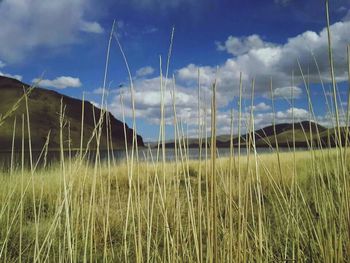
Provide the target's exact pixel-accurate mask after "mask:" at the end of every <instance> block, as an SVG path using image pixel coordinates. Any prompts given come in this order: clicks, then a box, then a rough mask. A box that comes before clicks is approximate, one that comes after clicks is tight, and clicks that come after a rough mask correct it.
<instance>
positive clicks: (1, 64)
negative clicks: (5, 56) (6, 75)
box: [0, 60, 6, 68]
mask: <svg viewBox="0 0 350 263" xmlns="http://www.w3.org/2000/svg"><path fill="white" fill-rule="evenodd" d="M5 66H6V64H5V63H4V62H2V61H1V60H0V68H3V67H5Z"/></svg>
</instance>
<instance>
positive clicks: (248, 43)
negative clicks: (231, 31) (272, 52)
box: [216, 34, 273, 56]
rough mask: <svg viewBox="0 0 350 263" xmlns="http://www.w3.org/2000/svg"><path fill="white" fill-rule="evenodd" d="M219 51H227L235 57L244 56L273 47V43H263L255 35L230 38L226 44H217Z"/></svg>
mask: <svg viewBox="0 0 350 263" xmlns="http://www.w3.org/2000/svg"><path fill="white" fill-rule="evenodd" d="M216 46H217V49H218V50H220V51H226V52H228V53H231V54H232V55H234V56H238V55H243V54H245V53H247V52H249V51H250V50H252V49H260V48H264V47H269V46H273V44H272V43H268V42H265V41H263V40H262V39H261V38H260V36H258V35H256V34H253V35H250V36H248V37H233V36H229V37H228V39H227V40H226V41H225V42H224V43H221V42H216Z"/></svg>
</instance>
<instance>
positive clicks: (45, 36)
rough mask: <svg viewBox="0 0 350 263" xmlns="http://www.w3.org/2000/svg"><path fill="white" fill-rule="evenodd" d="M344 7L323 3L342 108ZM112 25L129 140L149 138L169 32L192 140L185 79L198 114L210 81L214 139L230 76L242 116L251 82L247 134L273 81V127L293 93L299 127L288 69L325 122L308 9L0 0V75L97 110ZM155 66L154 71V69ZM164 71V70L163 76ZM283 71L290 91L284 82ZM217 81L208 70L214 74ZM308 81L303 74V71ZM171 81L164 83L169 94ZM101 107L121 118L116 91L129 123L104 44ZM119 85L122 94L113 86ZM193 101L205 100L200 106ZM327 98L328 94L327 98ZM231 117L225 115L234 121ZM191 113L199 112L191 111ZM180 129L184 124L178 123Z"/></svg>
mask: <svg viewBox="0 0 350 263" xmlns="http://www.w3.org/2000/svg"><path fill="white" fill-rule="evenodd" d="M349 7H350V1H349V0H334V1H331V5H330V15H331V25H332V26H331V30H332V39H333V47H334V57H335V64H336V76H337V80H338V84H339V86H338V87H339V91H340V97H341V100H342V101H343V103H342V105H343V106H346V104H345V101H346V99H347V98H346V93H347V84H346V81H347V75H346V74H347V73H346V72H347V68H346V45H347V44H349V42H350V21H349V20H350V12H349ZM114 19H116V20H117V29H116V31H117V34H118V37H119V40H120V42H121V44H122V46H123V48H124V51H125V53H126V56H127V58H128V61H129V64H130V68H131V71H132V74H133V78H134V84H135V92H136V107H137V112H136V114H137V126H138V132H139V133H140V134H141V135H143V137H144V138H145V139H146V140H153V139H156V138H157V137H158V124H159V116H160V112H159V97H160V93H159V87H160V79H159V56H162V58H163V61H165V60H166V55H167V52H168V47H169V39H170V34H171V30H172V27H173V26H174V27H175V36H174V45H173V50H172V57H171V63H170V76H172V75H173V74H174V76H175V79H176V83H177V96H176V99H177V101H178V115H179V117H180V118H181V119H182V120H183V121H184V123H186V124H188V133H189V135H190V136H195V135H196V130H197V128H196V126H195V125H193V124H195V123H196V122H197V118H198V113H197V96H196V94H197V88H196V87H197V71H198V69H199V70H200V75H201V79H200V81H201V84H202V95H203V98H202V106H203V105H209V104H208V100H209V97H210V88H209V87H210V85H211V83H212V82H213V81H214V79H215V77H216V76H217V78H218V105H219V110H218V126H219V133H227V132H228V131H229V123H230V118H229V115H230V113H229V112H230V108H231V107H232V106H234V107H235V108H237V107H236V106H237V104H236V102H237V95H238V80H239V74H240V72H242V74H243V80H244V82H243V83H244V91H245V97H246V98H247V99H245V100H244V101H245V102H244V107H243V108H244V110H247V111H249V106H250V102H249V99H248V97H249V93H250V84H249V83H250V82H251V79H252V78H253V77H255V78H256V95H255V97H256V99H255V103H254V104H255V107H254V111H255V119H256V127H262V126H265V125H269V124H271V120H272V115H273V113H272V110H271V102H270V99H269V81H270V78H272V80H273V88H274V93H275V97H276V99H277V100H276V120H277V121H278V122H288V121H289V122H290V121H291V112H292V109H291V105H290V104H289V103H288V99H289V97H290V94H291V89H293V91H294V94H295V96H296V97H295V106H294V113H295V116H297V117H296V118H297V120H303V119H308V118H309V116H310V114H309V112H308V106H307V98H306V91H305V87H304V86H303V84H302V80H301V78H300V70H299V68H298V66H297V60H299V62H300V64H301V67H302V70H303V71H304V74H305V75H308V76H309V79H310V82H311V83H312V85H311V94H312V102H313V105H314V111H315V115H316V119H317V121H319V122H320V123H322V124H324V125H331V122H332V121H331V118H329V114H327V106H326V101H325V98H324V95H323V91H322V87H321V85H320V78H319V76H318V73H317V70H316V67H315V63H314V60H313V56H312V55H311V54H314V56H315V58H316V60H317V62H318V64H319V67H320V70H321V79H322V80H323V81H324V83H325V89H326V91H328V90H329V67H328V57H327V41H326V40H327V39H326V36H327V35H326V32H325V8H324V3H323V1H319V0H309V1H304V0H265V1H232V0H231V1H230V0H220V1H214V0H201V1H200V0H172V1H167V0H163V1H161V0H119V1H112V0H105V1H97V0H52V1H41V0H2V1H0V24H1V28H0V74H2V75H7V76H13V77H16V78H19V79H21V80H22V81H24V82H27V83H31V82H32V81H33V80H34V79H36V78H38V77H41V76H42V78H43V80H42V81H41V82H40V85H41V86H43V87H46V88H49V89H54V90H57V91H58V92H61V93H63V94H66V95H69V96H73V97H77V98H81V97H82V93H83V92H84V93H85V96H86V98H87V99H88V100H90V101H92V102H94V103H97V104H98V103H99V101H100V97H101V94H100V91H101V89H100V87H101V86H102V83H103V72H104V63H105V57H106V49H107V44H108V36H109V32H110V29H111V26H112V23H113V20H114ZM163 66H164V65H163ZM163 71H164V72H165V67H163ZM293 71H294V74H295V83H294V86H293V87H292V85H291V74H292V72H293ZM216 72H218V73H216ZM308 72H309V74H308ZM171 82H172V81H171V80H169V81H168V84H169V86H168V88H170V86H171V84H172V83H171ZM108 83H110V92H109V96H108V107H109V109H110V110H111V111H112V113H113V114H114V115H115V116H116V117H117V118H119V119H120V118H121V107H120V93H121V92H123V93H124V97H125V109H124V110H125V114H126V116H127V122H128V124H129V125H130V124H131V120H130V117H131V105H130V98H129V93H128V85H129V83H128V78H127V72H126V68H125V65H124V62H123V59H122V56H121V54H120V51H119V49H118V47H117V45H116V43H115V41H114V42H113V45H112V51H111V63H110V71H109V74H108ZM120 84H123V85H120ZM204 95H205V96H206V98H204ZM165 98H166V100H165V102H166V105H165V112H166V120H167V123H168V124H169V125H168V127H167V134H168V135H169V138H170V137H172V133H173V131H172V127H171V125H170V124H171V122H172V106H171V103H170V101H171V97H170V93H169V92H168V91H167V93H166V95H165ZM328 99H331V97H328ZM235 113H236V112H235ZM201 116H203V113H202V114H201ZM186 127H187V126H186Z"/></svg>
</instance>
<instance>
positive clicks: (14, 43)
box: [0, 0, 102, 63]
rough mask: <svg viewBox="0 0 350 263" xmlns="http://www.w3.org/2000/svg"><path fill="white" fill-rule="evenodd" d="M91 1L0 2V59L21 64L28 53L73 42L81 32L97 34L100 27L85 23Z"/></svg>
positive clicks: (35, 0)
mask: <svg viewBox="0 0 350 263" xmlns="http://www.w3.org/2000/svg"><path fill="white" fill-rule="evenodd" d="M91 1H93V0H86V1H85V0H51V1H41V0H31V1H28V0H3V1H1V2H0V25H1V30H0V43H1V45H0V57H1V58H3V59H4V60H6V61H7V62H9V63H10V62H15V61H20V60H21V59H23V58H24V57H25V56H26V55H27V54H28V53H29V52H31V51H34V50H38V49H40V48H47V47H48V48H57V47H59V46H62V45H67V44H71V43H74V42H76V41H77V40H78V39H79V32H80V31H81V30H83V31H88V32H93V33H100V31H101V29H102V28H101V26H100V25H99V24H98V23H97V22H95V21H89V20H87V19H86V15H87V14H86V11H87V9H88V8H90V5H91Z"/></svg>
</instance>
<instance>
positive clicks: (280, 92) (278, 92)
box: [266, 87, 303, 99]
mask: <svg viewBox="0 0 350 263" xmlns="http://www.w3.org/2000/svg"><path fill="white" fill-rule="evenodd" d="M302 93H303V91H302V89H301V88H299V87H281V88H276V89H275V90H274V92H273V95H274V96H275V98H285V99H291V98H292V94H293V98H299V97H300V95H301V94H302ZM266 95H267V97H269V96H270V95H269V94H266Z"/></svg>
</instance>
